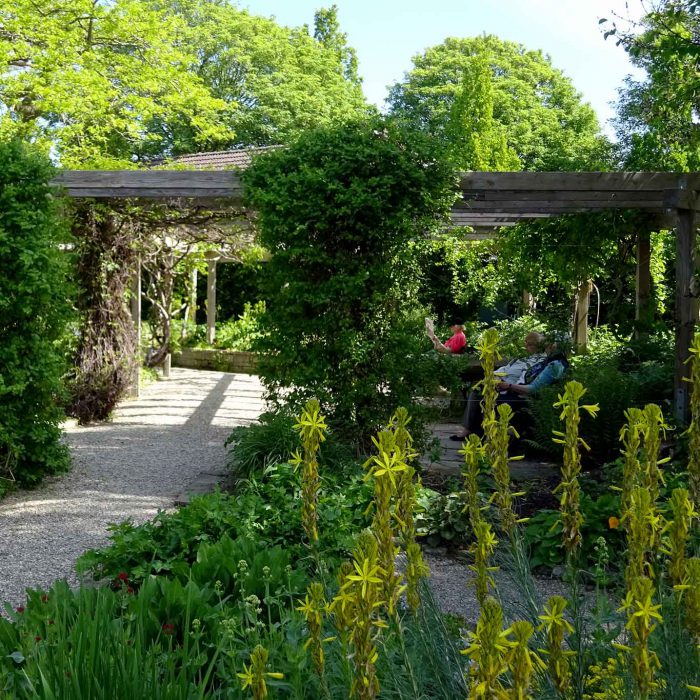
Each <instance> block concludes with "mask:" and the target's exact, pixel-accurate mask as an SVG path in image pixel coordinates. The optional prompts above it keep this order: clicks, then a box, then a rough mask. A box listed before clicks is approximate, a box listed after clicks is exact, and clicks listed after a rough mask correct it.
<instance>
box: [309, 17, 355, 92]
mask: <svg viewBox="0 0 700 700" xmlns="http://www.w3.org/2000/svg"><path fill="white" fill-rule="evenodd" d="M314 39H316V41H318V42H319V43H320V44H322V45H323V46H324V47H325V48H326V49H328V50H329V51H332V52H334V53H335V56H336V60H337V61H338V64H339V65H340V66H342V71H343V75H344V76H345V78H346V79H347V80H349V81H350V82H351V83H354V84H355V85H359V83H360V82H361V80H360V77H359V75H358V73H357V54H356V53H355V49H353V48H352V47H350V46H348V36H347V34H345V33H344V32H341V31H340V22H339V21H338V6H337V5H331V6H330V7H328V8H323V9H321V10H318V12H316V14H314Z"/></svg>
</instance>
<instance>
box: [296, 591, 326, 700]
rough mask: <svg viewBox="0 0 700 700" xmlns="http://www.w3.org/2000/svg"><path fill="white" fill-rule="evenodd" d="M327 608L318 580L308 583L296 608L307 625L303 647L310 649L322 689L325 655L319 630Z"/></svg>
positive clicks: (324, 683)
mask: <svg viewBox="0 0 700 700" xmlns="http://www.w3.org/2000/svg"><path fill="white" fill-rule="evenodd" d="M327 608H328V606H327V603H326V597H325V594H324V591H323V586H322V585H321V584H320V583H318V582H314V583H311V584H310V585H309V587H308V588H307V589H306V597H305V598H304V602H303V603H302V604H301V605H299V606H298V607H297V610H298V611H299V612H301V613H302V614H303V615H304V617H305V618H306V622H307V624H308V626H309V638H308V640H307V641H306V644H305V647H306V648H307V649H311V660H312V663H313V666H314V671H315V672H316V675H317V676H318V679H319V682H320V684H321V688H324V689H325V688H326V681H325V677H324V667H325V656H324V653H323V639H322V638H321V632H322V629H323V615H324V613H325V612H326V610H327ZM326 694H327V693H326Z"/></svg>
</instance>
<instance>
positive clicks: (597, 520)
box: [524, 395, 624, 571]
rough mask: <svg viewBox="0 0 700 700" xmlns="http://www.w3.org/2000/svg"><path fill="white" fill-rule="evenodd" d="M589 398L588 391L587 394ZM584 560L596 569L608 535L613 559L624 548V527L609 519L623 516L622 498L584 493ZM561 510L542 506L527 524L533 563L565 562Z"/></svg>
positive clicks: (550, 564) (589, 568) (535, 564)
mask: <svg viewBox="0 0 700 700" xmlns="http://www.w3.org/2000/svg"><path fill="white" fill-rule="evenodd" d="M586 400H588V395H586ZM581 514H582V515H583V525H582V527H581V539H582V541H581V560H580V561H581V563H582V565H583V566H586V567H587V568H588V570H589V571H592V569H593V564H594V562H595V557H596V543H597V540H598V538H599V537H602V538H604V540H605V542H606V543H607V546H608V549H609V550H610V551H611V553H612V557H613V560H616V559H617V557H619V556H620V555H621V554H622V552H623V549H624V538H623V536H622V533H621V531H620V530H616V529H611V528H610V522H609V519H610V518H612V517H615V518H618V519H619V517H620V498H619V496H617V495H615V494H612V493H605V494H602V495H601V496H598V497H597V498H595V499H593V498H591V497H590V496H589V495H587V494H586V493H584V494H583V495H582V496H581ZM560 517H561V516H560V513H559V511H558V510H547V509H545V510H541V511H539V512H538V513H536V514H535V515H533V516H532V517H531V518H530V519H529V520H528V522H527V523H526V525H525V530H524V536H525V542H526V543H527V545H528V547H529V550H530V565H531V566H532V567H538V566H545V567H548V568H552V567H554V566H557V565H559V564H563V563H564V559H565V553H564V550H563V548H562V546H561V525H560V524H559V519H560Z"/></svg>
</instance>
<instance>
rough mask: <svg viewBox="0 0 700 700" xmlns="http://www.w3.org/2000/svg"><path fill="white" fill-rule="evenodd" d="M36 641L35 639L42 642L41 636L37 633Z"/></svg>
mask: <svg viewBox="0 0 700 700" xmlns="http://www.w3.org/2000/svg"><path fill="white" fill-rule="evenodd" d="M34 641H35V642H40V641H41V637H40V636H39V635H38V634H37V636H36V637H34Z"/></svg>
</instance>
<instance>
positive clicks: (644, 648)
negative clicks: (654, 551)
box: [620, 576, 662, 700]
mask: <svg viewBox="0 0 700 700" xmlns="http://www.w3.org/2000/svg"><path fill="white" fill-rule="evenodd" d="M653 595H654V584H653V583H652V581H651V579H649V578H646V577H644V576H638V577H636V578H635V579H634V580H633V581H632V582H631V587H630V590H629V591H628V592H627V595H626V597H625V600H624V603H623V605H622V607H621V608H620V610H622V611H625V612H626V613H627V625H626V627H627V630H628V632H629V640H630V642H629V646H630V651H629V657H630V666H631V669H632V675H633V677H634V680H635V682H636V685H637V691H638V693H639V697H640V698H642V700H647V698H649V697H650V695H651V694H652V693H653V692H654V690H655V689H656V688H657V687H658V683H657V682H656V681H655V678H654V675H655V671H656V670H657V669H658V668H659V667H660V664H659V659H658V657H657V656H656V654H655V653H654V652H652V651H650V650H649V637H650V636H651V633H652V632H653V631H654V629H655V627H656V622H657V621H658V622H662V617H661V614H660V612H659V610H660V609H661V606H660V605H657V604H655V603H654V602H653Z"/></svg>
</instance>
